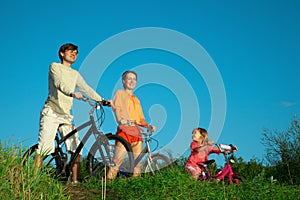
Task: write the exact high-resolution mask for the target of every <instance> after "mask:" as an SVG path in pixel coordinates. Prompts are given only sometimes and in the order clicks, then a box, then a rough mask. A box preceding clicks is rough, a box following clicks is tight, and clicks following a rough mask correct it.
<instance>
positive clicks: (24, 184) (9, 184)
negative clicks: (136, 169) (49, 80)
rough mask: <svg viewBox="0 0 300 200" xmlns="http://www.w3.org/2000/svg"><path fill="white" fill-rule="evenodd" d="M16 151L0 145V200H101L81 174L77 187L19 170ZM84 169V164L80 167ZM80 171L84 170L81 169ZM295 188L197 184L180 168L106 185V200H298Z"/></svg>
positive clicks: (260, 181) (97, 188) (94, 184)
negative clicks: (80, 181) (80, 180)
mask: <svg viewBox="0 0 300 200" xmlns="http://www.w3.org/2000/svg"><path fill="white" fill-rule="evenodd" d="M22 153H23V150H22V149H21V148H20V147H16V146H12V147H7V146H5V145H3V144H2V143H1V142H0V183H1V186H0V197H1V199H28V200H29V199H30V200H31V199H60V200H61V199H62V200H63V199H85V200H88V199H102V190H101V189H102V181H101V180H95V179H93V178H89V177H88V176H87V175H86V173H85V172H84V171H82V173H81V177H82V183H81V184H79V185H77V186H72V185H70V184H67V183H66V182H65V181H59V180H57V179H56V178H53V177H51V175H50V174H49V173H47V172H39V173H38V174H37V176H34V170H33V169H32V167H31V165H27V166H21V164H20V163H21V155H22ZM82 165H84V164H82ZM82 170H84V168H83V167H82ZM299 197H300V186H299V185H283V184H280V183H278V182H275V183H271V182H267V181H265V180H264V178H262V176H259V175H258V176H257V177H255V178H254V179H253V180H246V181H245V182H244V183H242V184H240V185H225V184H223V183H222V182H221V183H209V182H199V181H196V180H194V179H193V178H191V176H190V175H189V174H187V173H186V172H185V171H184V170H183V165H182V164H178V163H177V164H175V166H174V169H172V170H164V171H163V172H162V174H158V175H156V176H150V175H144V176H142V177H138V178H130V179H125V178H119V179H117V180H115V181H113V182H109V183H107V189H106V199H108V200H109V199H126V200H129V199H135V200H136V199H143V200H145V199H146V200H147V199H149V200H151V199H155V200H157V199H180V200H185V199H197V200H198V199H214V200H217V199H222V200H223V199H291V200H295V199H299Z"/></svg>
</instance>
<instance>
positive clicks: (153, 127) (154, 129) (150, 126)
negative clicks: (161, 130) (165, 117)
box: [148, 124, 156, 132]
mask: <svg viewBox="0 0 300 200" xmlns="http://www.w3.org/2000/svg"><path fill="white" fill-rule="evenodd" d="M148 130H151V132H155V131H156V127H155V126H153V125H150V124H149V125H148Z"/></svg>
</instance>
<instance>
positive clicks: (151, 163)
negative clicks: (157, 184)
mask: <svg viewBox="0 0 300 200" xmlns="http://www.w3.org/2000/svg"><path fill="white" fill-rule="evenodd" d="M165 168H173V165H172V162H171V161H170V159H169V158H168V157H167V156H165V155H162V154H159V153H156V154H153V155H152V156H151V159H150V160H146V161H145V163H144V164H143V168H142V170H143V171H142V172H144V173H149V172H150V173H151V174H152V175H155V173H157V172H161V170H163V169H165Z"/></svg>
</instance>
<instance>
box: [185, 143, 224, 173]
mask: <svg viewBox="0 0 300 200" xmlns="http://www.w3.org/2000/svg"><path fill="white" fill-rule="evenodd" d="M190 147H191V155H190V156H189V158H188V160H187V161H186V166H195V167H196V166H197V163H198V162H205V161H207V160H208V156H209V155H210V154H211V153H216V154H220V150H219V148H216V147H213V146H211V145H199V143H198V142H196V141H193V142H192V143H191V145H190ZM200 147H201V151H199V152H198V150H197V149H198V148H200Z"/></svg>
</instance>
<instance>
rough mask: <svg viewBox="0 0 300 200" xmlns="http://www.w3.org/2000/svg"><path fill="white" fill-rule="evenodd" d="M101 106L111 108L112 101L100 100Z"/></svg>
mask: <svg viewBox="0 0 300 200" xmlns="http://www.w3.org/2000/svg"><path fill="white" fill-rule="evenodd" d="M100 103H101V104H102V105H103V106H109V107H110V106H111V104H112V101H111V100H104V99H103V100H102V101H101V102H100Z"/></svg>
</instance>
